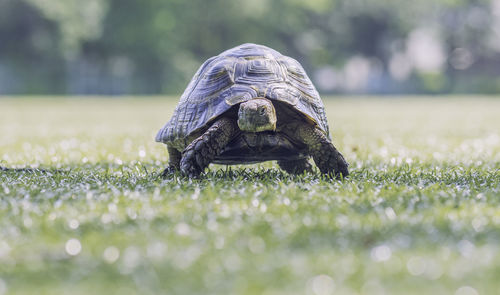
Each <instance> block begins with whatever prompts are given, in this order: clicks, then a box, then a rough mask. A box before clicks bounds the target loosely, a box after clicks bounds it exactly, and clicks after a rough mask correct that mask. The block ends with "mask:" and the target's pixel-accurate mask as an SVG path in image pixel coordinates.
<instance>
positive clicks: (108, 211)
mask: <svg viewBox="0 0 500 295" xmlns="http://www.w3.org/2000/svg"><path fill="white" fill-rule="evenodd" d="M175 103H176V99H173V98H142V99H104V100H98V99H88V98H76V99H63V98H59V99H48V98H42V99H35V98H31V99H29V98H28V99H27V98H23V99H21V98H3V99H0V110H1V116H0V165H3V166H10V167H24V166H26V165H29V166H34V167H38V166H39V167H41V168H45V169H49V170H52V171H54V172H52V173H19V172H0V295H3V294H159V293H164V294H267V295H271V294H315V295H322V294H370V295H371V294H456V295H474V294H496V292H498V290H499V288H500V283H499V280H498V278H499V277H500V255H499V254H498V253H500V188H499V182H500V116H499V115H498V114H499V110H500V100H498V99H493V98H480V97H469V98H456V97H437V98H422V97H414V98H403V99H396V98H386V99H380V98H379V99H366V98H354V97H353V98H343V99H338V98H337V99H334V100H332V99H326V100H325V105H326V108H327V113H328V116H329V122H330V127H331V130H332V134H333V138H334V142H335V144H336V146H337V147H338V149H339V150H340V151H341V152H342V153H343V154H344V156H345V158H346V159H347V160H348V161H349V163H350V170H351V173H352V174H351V176H350V177H349V178H348V179H346V180H344V181H331V180H328V179H324V178H322V177H321V176H320V175H318V174H314V175H304V176H300V177H290V176H288V175H287V174H286V173H283V172H281V171H280V170H278V168H277V166H276V164H275V163H264V164H259V165H253V166H233V167H231V168H230V169H227V168H226V167H225V166H216V165H212V166H211V168H210V170H209V171H208V173H207V175H206V176H205V177H204V178H202V179H200V180H187V179H182V178H178V177H173V178H171V179H168V180H162V179H160V178H158V177H157V175H158V172H159V171H161V169H162V168H163V167H164V166H165V164H166V162H167V153H166V149H165V148H164V146H162V145H161V144H158V143H155V142H154V140H153V138H154V135H155V133H156V131H157V130H158V129H159V128H160V127H161V126H162V125H163V124H164V123H165V122H166V121H167V120H168V118H169V117H170V114H171V112H172V110H173V107H174V106H175ZM56 169H59V172H55V170H56ZM71 254H76V255H71Z"/></svg>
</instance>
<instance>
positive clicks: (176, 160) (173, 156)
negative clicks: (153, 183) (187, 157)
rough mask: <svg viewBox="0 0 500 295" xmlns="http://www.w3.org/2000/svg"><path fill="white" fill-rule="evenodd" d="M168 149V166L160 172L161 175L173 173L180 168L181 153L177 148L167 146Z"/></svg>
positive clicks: (165, 175)
mask: <svg viewBox="0 0 500 295" xmlns="http://www.w3.org/2000/svg"><path fill="white" fill-rule="evenodd" d="M167 150H168V167H167V168H165V170H163V172H162V173H161V176H162V177H167V176H168V175H171V174H174V173H175V172H176V171H179V170H180V166H181V157H182V154H181V152H179V151H178V150H177V149H175V148H173V147H169V146H167Z"/></svg>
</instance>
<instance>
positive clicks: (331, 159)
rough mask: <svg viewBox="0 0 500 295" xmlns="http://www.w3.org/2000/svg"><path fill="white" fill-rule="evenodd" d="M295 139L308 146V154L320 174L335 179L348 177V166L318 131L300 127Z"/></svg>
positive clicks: (304, 126) (311, 127)
mask: <svg viewBox="0 0 500 295" xmlns="http://www.w3.org/2000/svg"><path fill="white" fill-rule="evenodd" d="M295 138H296V139H300V140H302V141H303V142H304V143H305V144H306V145H307V146H308V149H309V153H310V154H311V156H312V157H313V159H314V162H315V163H316V165H317V166H318V168H319V170H320V171H321V172H322V173H324V174H328V175H330V176H334V175H335V177H336V178H340V177H341V176H340V175H342V176H343V177H346V176H347V175H349V171H348V169H347V166H348V165H349V164H347V162H346V160H345V159H344V157H343V156H342V154H341V153H340V152H339V151H337V149H336V148H335V146H334V145H333V143H331V142H330V140H328V138H327V137H326V135H325V134H324V133H323V132H322V131H321V130H320V129H318V128H317V127H315V126H311V125H305V124H304V125H300V126H299V127H298V128H297V130H296V135H295Z"/></svg>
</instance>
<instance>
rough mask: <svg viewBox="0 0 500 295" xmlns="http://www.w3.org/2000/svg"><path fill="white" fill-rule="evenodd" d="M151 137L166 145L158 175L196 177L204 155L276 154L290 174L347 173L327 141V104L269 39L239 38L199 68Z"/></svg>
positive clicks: (234, 158)
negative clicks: (237, 43)
mask: <svg viewBox="0 0 500 295" xmlns="http://www.w3.org/2000/svg"><path fill="white" fill-rule="evenodd" d="M156 141H157V142H162V143H165V144H166V145H167V149H168V153H169V164H168V167H167V168H166V169H165V170H164V172H163V173H162V175H163V176H167V175H169V174H172V173H175V172H176V171H180V172H181V173H182V174H183V175H186V176H189V177H197V176H199V175H200V174H201V173H203V171H204V170H205V168H207V167H208V165H209V164H210V163H216V164H227V165H231V164H251V163H258V162H263V161H270V160H277V161H278V165H279V166H280V167H281V168H282V169H283V170H285V171H286V172H288V173H290V174H301V173H303V172H304V171H312V166H311V164H310V163H309V161H308V159H309V158H310V157H311V156H312V158H313V159H314V162H315V163H316V165H317V166H318V168H319V170H320V171H321V172H322V173H324V174H328V175H330V176H335V177H337V178H340V177H346V176H347V175H348V169H347V166H348V164H347V162H346V161H345V159H344V157H343V156H342V154H340V152H338V151H337V149H336V148H335V147H334V145H333V144H332V141H331V138H330V134H329V127H328V123H327V120H326V114H325V108H324V106H323V103H322V101H321V98H320V96H319V94H318V92H317V91H316V89H315V87H314V86H313V84H312V83H311V81H310V80H309V78H308V76H307V74H306V73H305V71H304V69H303V68H302V66H301V65H300V64H299V63H298V62H297V61H296V60H294V59H292V58H290V57H287V56H284V55H282V54H280V53H279V52H277V51H276V50H273V49H271V48H269V47H266V46H263V45H257V44H249V43H248V44H242V45H240V46H237V47H235V48H232V49H229V50H226V51H224V52H222V53H221V54H219V55H218V56H214V57H212V58H210V59H208V60H207V61H205V63H203V64H202V66H201V67H200V68H199V70H198V71H197V73H196V74H195V76H194V77H193V79H192V80H191V82H190V83H189V85H188V87H187V88H186V90H185V91H184V93H183V94H182V96H181V98H180V102H179V104H178V105H177V107H176V108H175V110H174V113H173V115H172V118H171V119H170V121H168V122H167V123H166V125H165V126H164V127H163V128H162V129H160V131H159V132H158V134H157V136H156Z"/></svg>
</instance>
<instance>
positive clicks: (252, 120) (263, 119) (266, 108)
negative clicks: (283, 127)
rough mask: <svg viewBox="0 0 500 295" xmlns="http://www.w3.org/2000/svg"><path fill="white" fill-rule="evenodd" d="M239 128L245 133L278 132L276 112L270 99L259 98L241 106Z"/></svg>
mask: <svg viewBox="0 0 500 295" xmlns="http://www.w3.org/2000/svg"><path fill="white" fill-rule="evenodd" d="M238 127H240V129H241V130H242V131H245V132H261V131H275V130H276V110H275V109H274V106H273V104H272V102H271V101H270V100H269V99H266V98H263V97H257V98H254V99H251V100H249V101H246V102H244V103H241V104H240V110H239V111H238Z"/></svg>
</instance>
